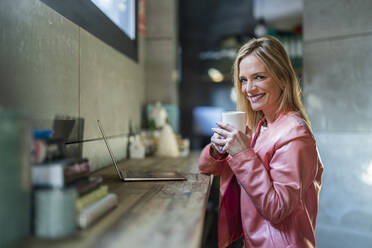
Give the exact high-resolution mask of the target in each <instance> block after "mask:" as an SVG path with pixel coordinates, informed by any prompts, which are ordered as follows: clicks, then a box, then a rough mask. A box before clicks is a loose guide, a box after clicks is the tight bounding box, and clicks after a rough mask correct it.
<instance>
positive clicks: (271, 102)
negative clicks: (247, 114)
mask: <svg viewBox="0 0 372 248" xmlns="http://www.w3.org/2000/svg"><path fill="white" fill-rule="evenodd" d="M239 80H240V83H241V90H242V92H243V94H244V95H245V96H246V97H247V99H248V100H249V102H250V104H251V107H252V110H254V111H262V112H263V113H264V115H265V117H266V119H267V120H268V121H269V122H270V121H271V120H274V119H275V115H276V114H277V110H278V107H279V99H280V96H281V89H280V87H279V85H278V84H277V82H275V80H274V79H273V78H272V76H271V74H270V73H269V72H268V71H267V69H266V67H265V65H264V64H263V63H262V62H261V61H260V60H259V59H258V58H257V57H256V56H255V55H248V56H246V57H245V58H243V59H242V60H241V62H240V64H239Z"/></svg>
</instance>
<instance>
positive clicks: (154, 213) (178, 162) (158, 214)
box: [20, 152, 212, 248]
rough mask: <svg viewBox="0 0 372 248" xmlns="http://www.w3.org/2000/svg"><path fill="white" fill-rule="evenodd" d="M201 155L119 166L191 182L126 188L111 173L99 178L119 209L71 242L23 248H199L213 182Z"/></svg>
mask: <svg viewBox="0 0 372 248" xmlns="http://www.w3.org/2000/svg"><path fill="white" fill-rule="evenodd" d="M199 155H200V152H192V153H191V154H190V155H189V156H188V157H185V158H146V159H141V160H134V159H133V160H126V161H124V162H121V163H120V164H119V166H120V167H122V168H128V169H132V170H134V169H137V170H158V171H169V170H175V171H178V172H180V173H182V174H184V175H185V176H186V177H187V181H173V182H172V181H169V182H122V181H120V180H119V179H118V177H117V175H116V173H115V171H114V168H113V167H107V168H104V169H102V170H100V171H97V172H95V173H94V174H95V175H102V177H103V179H104V184H106V185H108V186H109V192H112V193H116V194H117V195H118V198H119V205H118V207H117V208H115V209H114V210H112V211H111V212H109V213H108V214H107V215H105V216H104V217H103V218H101V219H100V220H98V221H97V222H96V223H95V224H94V225H93V226H91V227H90V228H88V229H87V230H82V231H78V232H76V234H75V235H74V236H72V237H68V238H65V239H61V240H46V239H40V238H31V239H29V240H27V241H26V242H24V243H23V244H22V245H21V246H20V247H28V248H31V247H32V248H34V247H35V248H36V247H38V248H39V247H40V248H43V247H57V248H58V247H63V248H75V247H76V248H77V247H79V248H85V247H94V248H102V247H105V248H109V247H110V248H111V247H112V248H114V247H121V248H122V247H154V248H156V247H159V248H160V247H162V248H163V247H180V248H182V247H185V248H186V247H200V242H201V238H202V237H201V236H202V229H203V221H204V215H205V211H206V204H207V201H208V196H209V190H210V187H211V180H212V177H211V176H207V175H200V174H199V173H198V159H199Z"/></svg>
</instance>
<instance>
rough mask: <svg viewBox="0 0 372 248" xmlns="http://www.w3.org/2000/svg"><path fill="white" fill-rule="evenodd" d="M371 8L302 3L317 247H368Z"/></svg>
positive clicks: (371, 237) (364, 2) (371, 213)
mask: <svg viewBox="0 0 372 248" xmlns="http://www.w3.org/2000/svg"><path fill="white" fill-rule="evenodd" d="M371 9H372V1H369V0H355V1H349V0H327V1H323V0H305V1H304V83H303V85H304V89H303V90H304V100H305V105H306V108H307V110H308V113H309V116H310V119H311V121H312V125H313V130H314V133H315V136H316V138H317V142H318V147H319V152H320V155H321V157H322V160H323V162H324V166H325V171H324V177H323V188H322V191H321V195H320V209H319V218H318V226H317V242H318V247H320V248H323V247H324V248H329V247H338V248H341V247H372V208H371V206H372V190H371V189H372V144H371V140H372V99H371V97H370V94H371V92H372V70H371V69H370V67H371V64H372V25H371V24H372V18H371Z"/></svg>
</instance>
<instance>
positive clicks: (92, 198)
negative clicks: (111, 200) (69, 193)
mask: <svg viewBox="0 0 372 248" xmlns="http://www.w3.org/2000/svg"><path fill="white" fill-rule="evenodd" d="M107 194H108V186H107V185H102V186H100V187H99V188H97V189H95V190H93V191H92V192H90V193H88V194H86V195H83V196H82V197H79V198H78V199H77V200H76V209H77V211H78V212H80V211H81V210H82V209H84V208H86V207H87V206H89V205H91V204H92V203H94V202H96V201H98V200H99V199H101V198H103V197H105V196H106V195H107Z"/></svg>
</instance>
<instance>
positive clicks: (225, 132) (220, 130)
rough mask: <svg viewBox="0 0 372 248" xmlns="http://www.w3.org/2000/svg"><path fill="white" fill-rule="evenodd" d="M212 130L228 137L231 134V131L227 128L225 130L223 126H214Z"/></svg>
mask: <svg viewBox="0 0 372 248" xmlns="http://www.w3.org/2000/svg"><path fill="white" fill-rule="evenodd" d="M212 131H213V132H214V133H217V134H219V135H221V136H223V137H227V136H228V135H229V132H227V131H225V130H223V129H221V128H212Z"/></svg>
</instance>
